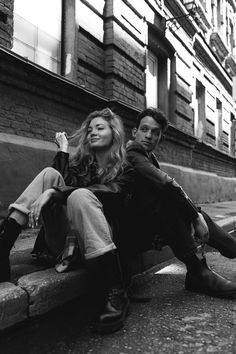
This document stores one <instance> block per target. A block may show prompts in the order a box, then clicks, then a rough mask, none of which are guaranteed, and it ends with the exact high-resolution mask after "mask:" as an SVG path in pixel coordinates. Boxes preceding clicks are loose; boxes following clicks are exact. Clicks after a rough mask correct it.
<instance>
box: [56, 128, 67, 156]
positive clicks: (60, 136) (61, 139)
mask: <svg viewBox="0 0 236 354" xmlns="http://www.w3.org/2000/svg"><path fill="white" fill-rule="evenodd" d="M55 143H56V144H57V146H58V148H59V150H60V151H63V152H68V140H67V136H66V133H65V132H62V133H61V132H58V133H56V136H55Z"/></svg>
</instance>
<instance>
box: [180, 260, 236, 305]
mask: <svg viewBox="0 0 236 354" xmlns="http://www.w3.org/2000/svg"><path fill="white" fill-rule="evenodd" d="M185 264H186V266H187V274H186V279H185V288H186V290H188V291H193V292H196V293H202V294H206V295H210V296H214V297H219V298H236V283H235V282H233V281H230V280H227V279H225V278H224V277H222V276H221V275H219V274H217V273H216V272H214V271H212V270H211V269H210V268H209V267H208V265H207V262H206V258H205V256H204V255H203V254H202V255H199V254H194V255H193V256H192V257H189V258H188V260H186V261H185Z"/></svg>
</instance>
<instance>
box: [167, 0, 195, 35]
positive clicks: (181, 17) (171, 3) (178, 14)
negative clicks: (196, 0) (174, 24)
mask: <svg viewBox="0 0 236 354" xmlns="http://www.w3.org/2000/svg"><path fill="white" fill-rule="evenodd" d="M164 4H165V6H166V7H167V9H168V10H169V11H170V12H171V14H172V16H173V18H175V19H176V21H178V22H179V24H180V25H181V27H182V28H183V29H184V30H185V32H186V33H187V34H188V35H189V36H190V37H193V36H194V35H195V34H196V32H197V30H198V28H197V26H196V24H195V23H194V21H193V18H192V17H191V16H190V14H189V12H188V11H187V9H186V7H185V6H184V5H183V4H182V3H181V2H180V1H178V0H164ZM168 20H169V19H168V18H167V19H166V22H168Z"/></svg>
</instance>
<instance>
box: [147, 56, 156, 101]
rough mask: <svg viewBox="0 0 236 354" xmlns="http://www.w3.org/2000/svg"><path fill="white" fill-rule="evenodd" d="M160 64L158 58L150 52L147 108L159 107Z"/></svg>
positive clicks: (148, 59) (148, 58)
mask: <svg viewBox="0 0 236 354" xmlns="http://www.w3.org/2000/svg"><path fill="white" fill-rule="evenodd" d="M157 73H158V62H157V57H156V56H155V55H154V54H153V53H152V52H151V51H148V57H147V73H146V105H147V107H150V106H152V107H157V106H158V90H157V87H158V86H157V85H158V77H157Z"/></svg>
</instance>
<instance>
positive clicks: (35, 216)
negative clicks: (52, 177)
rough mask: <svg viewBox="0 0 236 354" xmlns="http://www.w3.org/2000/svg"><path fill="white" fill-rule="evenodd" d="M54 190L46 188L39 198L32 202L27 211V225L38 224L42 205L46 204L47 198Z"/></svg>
mask: <svg viewBox="0 0 236 354" xmlns="http://www.w3.org/2000/svg"><path fill="white" fill-rule="evenodd" d="M55 193H56V191H55V189H53V188H50V189H47V190H46V191H45V192H43V193H42V194H41V195H40V196H39V198H38V199H37V200H36V201H35V202H34V203H33V204H32V206H31V210H30V213H29V227H32V228H34V227H37V226H38V224H39V218H40V214H41V210H42V207H43V206H44V205H45V204H47V202H48V201H49V199H50V198H51V197H52V195H53V194H55Z"/></svg>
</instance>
